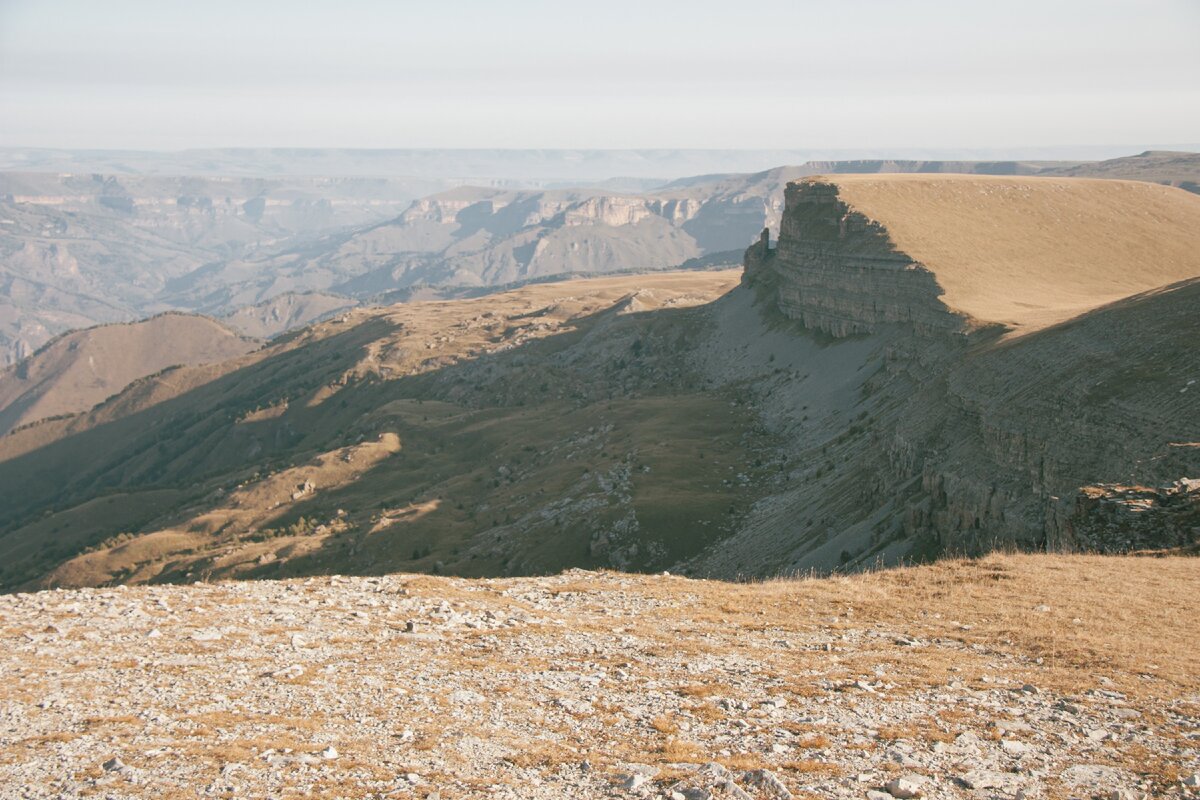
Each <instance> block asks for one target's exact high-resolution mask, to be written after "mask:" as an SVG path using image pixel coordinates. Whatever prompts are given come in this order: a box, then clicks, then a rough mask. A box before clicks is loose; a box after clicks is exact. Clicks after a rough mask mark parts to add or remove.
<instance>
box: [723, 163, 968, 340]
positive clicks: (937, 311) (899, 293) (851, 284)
mask: <svg viewBox="0 0 1200 800" xmlns="http://www.w3.org/2000/svg"><path fill="white" fill-rule="evenodd" d="M785 198H786V206H785V211H784V214H783V218H782V220H781V222H780V233H779V245H778V247H776V248H775V249H774V250H769V251H768V250H765V249H764V248H763V246H762V243H761V242H760V243H757V244H756V245H755V246H754V247H751V248H750V251H749V252H748V259H747V267H748V268H747V274H748V275H751V276H753V275H755V274H765V275H770V276H771V278H772V279H773V280H774V284H775V293H776V296H775V302H776V304H777V306H778V307H779V310H780V311H782V312H783V313H784V314H785V315H787V316H788V317H790V318H792V319H794V320H797V321H799V322H801V323H802V324H803V325H804V326H805V327H807V328H810V329H812V330H818V331H822V332H824V333H828V334H831V335H833V336H838V337H842V336H850V335H853V334H859V333H872V332H874V331H875V330H877V329H878V328H879V326H880V325H882V324H885V323H902V324H905V325H908V326H911V327H912V328H913V330H914V331H915V332H918V333H925V334H928V333H947V334H961V333H964V332H965V331H967V330H968V329H969V327H970V326H969V324H968V323H969V320H968V318H967V317H966V316H964V315H962V314H957V313H954V312H952V311H951V310H950V309H948V308H947V307H946V306H945V304H943V303H942V302H941V300H939V299H938V298H939V295H941V293H942V291H941V287H940V286H938V283H937V280H936V278H935V276H934V274H933V273H932V272H930V271H929V270H928V269H926V268H925V267H924V266H922V265H921V264H919V263H917V262H916V261H914V260H913V259H912V258H910V257H909V256H908V255H906V254H905V253H904V252H902V251H900V250H898V249H897V248H896V246H895V245H894V243H893V242H892V240H891V238H890V237H889V235H888V232H887V230H886V229H885V228H884V227H883V226H882V225H881V224H879V223H878V222H875V221H873V220H870V219H868V218H867V217H866V216H864V215H863V214H861V213H859V212H858V211H855V210H853V209H851V208H849V207H848V206H847V205H846V203H844V202H843V201H842V200H841V199H840V198H839V197H838V189H837V186H835V185H833V184H828V183H815V182H807V181H806V182H802V183H792V184H789V185H788V187H787V191H786V192H785ZM751 279H753V278H751Z"/></svg>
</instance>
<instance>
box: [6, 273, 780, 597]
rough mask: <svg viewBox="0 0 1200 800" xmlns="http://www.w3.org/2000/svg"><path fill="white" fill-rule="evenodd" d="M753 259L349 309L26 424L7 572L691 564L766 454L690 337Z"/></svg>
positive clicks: (14, 577)
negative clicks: (708, 379) (760, 453)
mask: <svg viewBox="0 0 1200 800" xmlns="http://www.w3.org/2000/svg"><path fill="white" fill-rule="evenodd" d="M736 280H737V276H736V274H735V273H732V272H729V271H726V272H723V273H714V272H702V273H675V274H666V275H655V276H639V277H638V278H637V280H636V282H632V281H631V279H630V278H629V277H623V278H610V279H597V280H591V281H578V282H568V283H562V284H545V285H537V286H530V287H527V288H524V289H521V290H517V291H514V292H510V293H505V294H500V295H490V296H488V297H484V298H480V299H478V300H470V301H453V302H432V303H409V304H404V305H400V306H396V307H393V308H390V309H383V310H356V311H352V312H350V313H349V314H347V315H346V316H344V317H342V318H338V319H336V320H330V321H327V322H323V323H318V324H317V325H315V326H313V327H311V328H309V329H306V330H304V331H302V332H299V333H295V334H291V335H287V336H284V337H281V338H280V339H278V340H276V341H275V342H274V343H272V345H270V346H269V347H267V348H264V349H263V350H261V351H258V352H255V353H252V354H249V355H247V356H244V357H242V358H240V359H237V360H234V361H231V362H228V363H227V364H224V365H222V366H220V367H212V368H210V367H201V368H190V369H181V370H175V371H173V372H171V373H169V374H168V375H164V376H161V377H156V378H150V379H146V380H144V381H141V382H139V383H137V384H134V385H133V386H131V387H130V388H129V389H127V390H126V391H125V392H123V393H122V394H120V395H118V396H117V397H116V398H113V399H112V400H110V401H109V402H107V403H105V404H103V405H101V406H99V407H97V408H96V409H94V410H92V411H91V412H89V413H88V414H85V415H81V416H78V417H75V418H71V419H62V420H53V421H49V422H46V423H42V424H40V425H35V426H31V427H27V428H25V429H23V430H20V431H18V432H15V433H12V434H10V435H9V436H7V437H4V438H3V439H0V482H3V484H4V486H5V487H6V490H7V491H8V492H10V493H11V494H10V497H11V499H10V500H9V499H6V502H5V503H4V504H3V505H2V506H0V517H2V519H0V530H3V532H4V533H3V535H2V536H0V553H2V554H3V559H4V562H5V563H6V564H7V571H6V573H5V575H4V580H5V583H6V584H11V583H12V582H13V581H18V582H19V581H23V580H27V579H29V578H32V577H36V576H38V575H40V574H41V573H43V572H44V571H46V570H47V569H52V570H54V577H53V578H51V580H54V581H60V582H64V583H97V582H103V581H107V580H111V579H113V578H116V577H123V578H126V579H130V580H180V579H184V578H185V577H188V576H191V577H193V578H194V577H198V576H200V575H202V574H206V573H211V574H216V575H253V576H265V575H272V574H295V573H306V572H321V571H324V570H326V569H329V568H331V567H332V566H333V565H337V567H336V568H338V569H345V568H350V569H354V570H369V571H386V570H395V569H402V568H410V569H411V568H416V569H423V570H431V569H434V568H442V569H446V570H452V571H455V572H460V573H466V574H493V573H497V572H505V571H509V572H514V573H521V572H544V571H551V570H556V569H560V568H562V567H563V566H565V565H571V564H577V563H588V564H593V565H604V566H627V567H639V568H653V567H656V566H662V565H668V564H671V563H675V562H676V561H678V560H679V559H680V558H682V557H684V556H687V555H692V554H695V553H697V552H699V551H700V550H701V549H703V547H705V546H706V544H708V543H711V542H713V541H715V540H717V539H719V538H721V537H722V536H724V535H727V534H728V532H729V531H730V530H731V529H732V525H733V524H734V520H736V518H737V514H739V513H741V511H744V510H745V507H746V503H745V500H744V498H743V497H742V495H743V494H744V493H745V484H744V483H743V479H742V478H739V477H738V476H739V474H741V475H743V477H744V478H745V480H749V473H756V472H757V471H761V470H756V469H754V468H751V469H749V473H747V468H746V467H745V464H746V463H749V462H753V461H754V460H755V459H756V458H757V456H755V455H754V453H756V452H757V450H759V449H761V447H762V446H763V443H762V442H761V437H759V436H758V435H757V434H756V433H755V430H754V428H755V426H754V424H753V420H752V419H750V418H749V416H748V415H746V414H743V413H742V412H741V410H740V409H739V407H738V406H736V405H735V406H731V405H730V403H731V402H732V401H735V400H736V395H733V394H731V393H728V392H725V391H720V390H714V391H706V390H705V389H704V388H703V386H702V385H701V379H700V378H699V377H698V376H697V375H696V373H695V371H694V370H691V369H688V368H686V365H683V364H680V363H679V362H678V360H677V359H676V357H675V356H676V354H677V353H678V352H679V350H680V349H682V348H686V346H687V342H688V337H690V336H694V335H698V334H699V332H701V331H703V330H704V329H705V327H706V325H707V323H706V321H705V320H706V312H705V309H704V308H703V307H702V305H703V304H704V303H707V302H709V301H711V300H712V299H713V298H714V297H716V296H718V295H720V294H721V293H723V292H725V291H727V290H728V289H729V288H731V287H732V286H733V285H734V284H735V283H736ZM698 306H700V307H698ZM50 476H55V477H53V478H51V477H50ZM731 479H732V480H731ZM47 509H54V512H53V513H50V514H48V515H47V514H46V513H45V511H46V510H47ZM133 534H138V535H136V536H134V535H133ZM89 550H90V551H91V552H83V551H89Z"/></svg>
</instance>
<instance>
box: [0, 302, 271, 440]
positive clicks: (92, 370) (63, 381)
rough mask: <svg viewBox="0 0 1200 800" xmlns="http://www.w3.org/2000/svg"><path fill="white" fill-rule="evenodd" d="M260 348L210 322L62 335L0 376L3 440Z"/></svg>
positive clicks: (167, 320)
mask: <svg viewBox="0 0 1200 800" xmlns="http://www.w3.org/2000/svg"><path fill="white" fill-rule="evenodd" d="M257 346H258V343H257V342H256V341H255V340H252V339H248V338H245V337H242V336H239V335H238V334H236V333H234V332H233V331H231V330H230V329H229V328H227V327H225V326H224V325H221V324H220V323H218V322H216V321H214V320H211V319H208V318H207V317H201V316H197V315H190V314H178V313H172V314H162V315H159V316H156V317H151V318H150V319H147V320H143V321H141V322H134V323H127V324H114V325H101V326H99V327H95V328H87V329H84V330H79V331H72V332H71V333H67V334H63V335H62V336H59V337H57V338H56V339H54V340H53V341H51V342H49V343H47V344H45V345H43V346H42V347H41V349H39V350H38V351H37V352H36V353H34V354H32V355H31V356H29V357H28V358H26V359H24V360H22V361H21V362H20V363H18V364H16V365H13V366H11V367H9V368H8V369H5V370H3V371H0V435H3V434H4V433H7V432H8V431H9V430H11V429H12V428H16V427H19V426H20V425H23V424H26V423H29V422H33V421H36V420H40V419H45V418H48V417H54V416H60V415H63V414H78V413H80V412H82V411H87V410H88V409H90V408H91V407H92V406H94V405H96V404H97V403H99V402H101V401H103V400H105V399H106V398H108V397H110V396H112V395H115V394H117V393H118V392H120V391H121V390H122V389H124V388H125V387H126V386H128V385H129V384H130V383H132V382H133V381H135V380H138V379H139V378H144V377H146V376H147V375H152V374H154V373H156V372H159V371H160V370H163V369H166V368H168V367H174V366H195V365H200V364H208V363H214V362H223V361H228V360H229V359H231V358H234V357H236V356H240V355H243V354H245V353H247V352H249V351H250V350H252V349H254V348H255V347H257Z"/></svg>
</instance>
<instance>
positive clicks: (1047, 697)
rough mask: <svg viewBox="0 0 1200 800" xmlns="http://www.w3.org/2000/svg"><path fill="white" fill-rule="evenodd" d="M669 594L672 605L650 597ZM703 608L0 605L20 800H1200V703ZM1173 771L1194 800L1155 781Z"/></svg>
mask: <svg viewBox="0 0 1200 800" xmlns="http://www.w3.org/2000/svg"><path fill="white" fill-rule="evenodd" d="M668 580H669V581H672V582H673V583H672V584H671V586H672V592H671V593H670V594H665V593H661V592H653V591H649V590H648V589H647V587H648V586H650V585H651V584H650V583H649V582H652V581H668ZM689 586H690V583H689V582H688V581H686V580H684V579H677V578H670V577H668V576H657V577H652V578H650V577H640V576H624V575H619V574H609V573H584V572H580V571H572V572H568V573H564V574H563V575H559V576H555V577H544V578H524V579H507V580H489V581H471V580H465V579H435V578H429V577H423V576H410V575H395V576H387V577H371V578H342V577H337V576H334V577H324V578H311V579H304V580H295V581H287V582H260V583H222V584H211V585H206V584H197V585H187V586H157V587H135V588H128V589H126V588H124V587H120V588H116V589H85V590H69V591H67V590H58V591H47V592H41V593H36V594H16V595H8V596H2V597H0V631H3V633H2V636H3V642H2V643H3V650H2V651H0V669H2V670H3V674H4V675H6V676H7V678H8V680H6V681H5V682H4V685H3V686H2V687H0V786H3V787H6V788H5V789H4V790H3V792H0V794H3V796H4V797H21V798H62V797H77V796H96V797H113V798H134V797H194V796H197V797H198V796H204V797H237V798H268V797H271V798H274V797H286V796H308V797H355V798H358V797H362V798H367V797H371V798H409V797H411V798H438V799H439V800H445V799H446V798H456V797H494V798H532V799H535V800H536V799H537V798H564V797H572V798H624V797H628V798H643V799H645V800H649V799H651V798H653V799H655V800H667V799H669V800H679V799H680V798H683V799H684V800H719V799H721V798H742V799H743V800H744V799H746V798H771V799H773V800H792V798H796V799H797V800H799V799H800V798H811V797H829V798H867V799H868V800H905V799H906V798H978V799H979V800H984V798H989V799H991V798H996V799H998V800H1016V798H1029V799H1031V800H1032V799H1033V798H1050V797H1079V798H1095V797H1111V798H1118V799H1119V800H1123V799H1124V798H1132V797H1145V796H1155V797H1196V796H1197V792H1198V791H1200V739H1198V737H1196V735H1195V731H1196V730H1197V719H1196V717H1195V716H1194V715H1195V713H1196V709H1197V701H1198V700H1200V698H1195V697H1193V698H1192V699H1191V700H1190V701H1184V700H1181V701H1179V702H1175V703H1171V702H1165V701H1162V700H1153V699H1138V698H1135V697H1131V696H1129V695H1128V694H1126V693H1124V692H1121V691H1116V690H1114V689H1110V688H1107V687H1106V686H1105V684H1104V682H1103V681H1100V680H1098V679H1097V680H1096V681H1094V685H1092V686H1088V687H1082V688H1081V689H1080V690H1079V691H1078V692H1074V693H1070V694H1064V693H1062V692H1060V691H1057V690H1055V689H1053V688H1051V687H1050V686H1049V685H1048V684H1047V683H1046V682H1043V681H1040V680H1036V679H1033V680H1031V676H1035V675H1036V674H1037V666H1036V664H1034V663H1033V662H1032V660H1027V659H1023V658H1021V657H1018V656H1016V655H1013V654H1011V653H1008V654H1006V653H1003V652H999V651H980V650H979V649H978V648H977V646H973V645H969V644H967V643H964V642H963V641H961V640H957V639H953V638H950V637H940V636H930V635H929V634H928V632H927V631H922V632H921V633H922V636H921V638H919V639H918V638H917V637H916V635H915V634H909V633H904V632H896V631H889V630H879V629H876V628H874V627H872V626H871V624H870V623H869V622H868V621H865V620H861V621H858V622H855V621H853V619H852V618H847V617H842V618H839V619H837V620H835V621H830V619H829V618H828V617H819V618H812V619H803V620H796V621H795V624H793V625H791V626H788V627H786V628H785V627H783V626H782V624H781V623H778V622H770V623H764V624H763V625H762V626H761V629H757V630H756V629H752V628H751V629H747V628H745V627H739V628H731V627H730V626H728V625H726V624H725V623H724V621H723V619H722V617H721V614H720V613H719V611H714V610H715V609H719V608H720V603H719V602H715V603H714V601H712V600H709V599H704V600H702V599H701V598H699V597H698V596H696V595H695V594H693V593H691V591H690V590H689ZM156 632H157V635H155V636H152V634H155V633H156ZM781 642H785V643H786V644H787V646H783V645H781V644H780V643H781ZM830 642H832V643H833V648H832V649H830V648H828V647H827V645H828V644H829V643H830ZM918 645H919V647H918ZM904 658H910V659H921V660H924V659H928V660H944V661H945V662H946V663H947V664H948V665H950V666H949V667H947V671H946V673H945V674H946V676H947V677H946V679H945V680H943V681H940V682H934V683H928V682H922V681H919V680H915V679H910V678H906V674H905V669H906V668H905V667H904V666H903V665H904V664H905V663H908V662H904V661H899V660H897V659H904ZM913 663H923V662H913ZM985 669H986V672H985V671H984V670H985ZM984 678H987V680H984ZM1035 681H1036V682H1035ZM1155 761H1157V762H1161V763H1169V764H1174V765H1176V767H1177V773H1178V775H1179V776H1180V777H1178V778H1175V779H1173V780H1174V782H1173V783H1170V784H1169V785H1168V784H1166V783H1163V782H1162V781H1158V779H1156V778H1154V777H1152V776H1151V775H1149V774H1145V773H1142V772H1139V770H1141V769H1142V767H1143V766H1145V765H1146V764H1149V763H1151V762H1155Z"/></svg>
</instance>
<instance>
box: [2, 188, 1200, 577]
mask: <svg viewBox="0 0 1200 800" xmlns="http://www.w3.org/2000/svg"><path fill="white" fill-rule="evenodd" d="M786 202H787V205H786V207H785V208H784V209H783V210H782V212H781V214H782V219H781V236H780V239H779V243H778V247H776V248H769V247H767V246H766V244H765V243H764V242H760V244H758V245H755V246H753V247H751V248H750V249H749V250H748V251H747V253H746V266H745V271H744V274H743V279H742V283H743V285H741V286H738V287H736V288H734V283H735V282H736V275H735V274H733V273H731V272H728V271H726V272H680V273H662V274H646V275H617V276H610V277H606V278H599V279H590V280H575V281H568V282H562V283H540V284H529V285H526V286H523V287H520V288H516V289H511V290H509V291H507V292H503V293H498V294H490V295H485V296H483V297H479V298H474V299H462V300H453V301H425V302H412V303H407V304H402V305H397V306H393V307H389V308H384V309H356V310H353V311H349V312H346V313H343V314H342V315H341V316H339V317H337V318H335V319H329V320H326V321H323V322H319V323H316V324H314V325H312V326H310V327H308V328H306V329H303V330H301V331H296V332H293V333H290V334H287V335H284V336H281V337H279V338H277V339H276V340H274V341H273V342H272V343H271V344H270V345H269V346H268V347H265V348H263V349H262V350H260V351H257V352H255V353H252V354H248V355H246V356H243V357H241V358H239V359H236V360H233V361H230V362H227V363H225V364H222V365H210V366H207V367H197V368H190V369H183V370H176V371H174V372H172V373H171V374H170V376H169V380H165V379H162V378H149V379H146V380H143V381H140V382H138V383H135V384H134V385H132V386H131V387H129V388H128V389H126V390H125V391H124V392H122V393H121V394H120V395H118V396H117V397H116V398H113V399H112V400H110V401H109V402H107V403H105V404H103V405H102V406H100V407H98V408H96V409H93V410H92V411H90V412H88V413H86V414H82V415H79V416H76V417H73V418H70V419H62V420H53V421H49V422H45V423H42V424H39V425H35V426H31V427H28V428H25V429H23V430H21V431H18V432H15V433H12V434H10V435H8V436H7V437H4V438H3V439H0V482H2V483H3V485H5V486H6V487H9V488H10V490H11V495H12V498H13V499H12V500H11V501H10V502H8V503H6V504H5V505H4V506H3V507H2V508H0V560H2V562H3V563H4V564H5V565H6V567H5V572H4V573H3V575H2V576H0V577H2V579H3V581H4V583H5V585H6V586H10V587H11V586H37V585H60V584H61V585H95V584H100V583H106V582H110V581H124V582H133V583H139V582H161V581H185V580H197V579H200V578H203V577H205V576H216V577H227V576H230V577H231V576H239V577H247V578H251V577H252V578H273V577H284V576H289V575H303V574H319V573H326V572H330V571H336V572H356V573H368V574H377V573H386V572H394V571H438V572H448V573H455V574H460V575H469V576H482V575H497V574H507V575H519V574H540V573H547V572H555V571H558V570H561V569H563V568H565V567H571V566H579V567H586V568H597V567H606V568H620V569H635V570H661V569H670V570H672V571H688V572H690V573H693V574H698V575H708V576H720V577H735V576H738V575H773V574H781V573H790V572H792V571H796V570H807V569H816V570H819V571H834V570H853V569H860V568H863V567H866V566H869V565H872V564H875V563H885V564H894V563H899V562H902V561H907V560H912V559H916V560H924V559H931V558H936V557H944V556H947V555H952V554H956V553H982V552H987V551H989V550H992V549H995V548H998V547H1002V548H1016V549H1028V550H1052V551H1058V550H1067V551H1070V550H1085V551H1100V552H1124V551H1128V550H1133V549H1139V548H1147V547H1154V548H1162V547H1185V546H1190V545H1192V544H1194V543H1195V529H1196V528H1197V527H1200V522H1198V520H1200V483H1197V481H1195V480H1194V479H1195V478H1197V477H1200V430H1198V429H1197V427H1196V422H1195V420H1197V419H1200V405H1198V403H1200V394H1198V392H1197V390H1196V389H1195V388H1194V382H1195V381H1196V380H1200V354H1198V352H1197V351H1196V349H1195V348H1194V347H1192V346H1191V344H1190V343H1191V340H1192V338H1193V337H1192V335H1191V334H1192V333H1194V332H1195V331H1196V326H1197V324H1198V321H1197V318H1196V315H1195V313H1194V309H1195V308H1196V304H1197V302H1198V300H1200V264H1198V263H1197V262H1196V260H1195V256H1194V253H1196V252H1200V251H1196V250H1194V249H1193V250H1191V251H1190V252H1189V251H1188V249H1187V247H1186V246H1185V247H1181V246H1180V244H1179V243H1180V242H1181V241H1182V242H1183V243H1184V244H1185V245H1186V242H1187V241H1188V237H1189V236H1194V235H1195V231H1196V230H1197V229H1198V228H1200V225H1189V224H1188V221H1189V219H1192V220H1195V221H1197V222H1200V208H1198V207H1197V198H1195V197H1194V196H1191V195H1189V194H1187V193H1185V192H1182V191H1180V190H1177V189H1171V188H1166V187H1159V186H1153V185H1149V184H1133V183H1119V182H1113V183H1106V182H1098V181H1087V180H1069V179H1060V178H1054V179H1048V178H1038V177H1024V176H1014V177H1005V178H997V177H987V178H963V177H958V176H949V177H944V176H921V177H919V178H918V177H912V176H872V177H869V178H864V177H857V176H850V177H845V178H842V177H825V178H813V179H806V180H802V181H800V182H794V183H792V184H790V185H789V187H788V189H787V192H786ZM931 231H932V232H935V233H936V236H934V235H933V234H932V233H931ZM1047 237H1049V239H1054V240H1055V241H1050V240H1049V239H1048V238H1047ZM1040 242H1046V244H1045V247H1048V248H1060V249H1059V250H1053V249H1052V250H1051V251H1050V252H1049V253H1043V252H1042V251H1041V250H1040V249H1039V248H1038V247H1036V246H1035V245H1037V243H1040ZM1129 242H1134V243H1136V245H1137V247H1136V248H1132V249H1131V248H1129V247H1128V243H1129ZM1031 243H1032V244H1031ZM1076 250H1078V252H1082V253H1085V254H1086V255H1087V258H1084V259H1077V260H1075V261H1072V260H1071V259H1072V258H1074V255H1073V254H1074V253H1075V252H1076ZM1055 253H1059V254H1061V258H1060V257H1059V256H1056V255H1055ZM980 254H984V260H982V261H981V260H979V259H980ZM1188 258H1191V259H1192V260H1191V261H1188V260H1187V259H1188ZM1181 259H1182V260H1181ZM1026 283H1032V284H1033V285H1034V286H1035V287H1037V289H1036V293H1031V294H1026V295H1022V294H1021V292H1023V291H1026V290H1025V289H1024V288H1022V287H1023V286H1024V285H1025V284H1026ZM1011 297H1016V298H1019V299H1020V300H1019V301H1020V302H1024V303H1027V305H1028V306H1032V305H1035V304H1036V305H1037V306H1038V307H1037V308H1028V307H1026V306H1020V305H1017V304H1016V303H1012V302H1009V299H1010V298H1011ZM997 298H999V301H998V300H997ZM1001 301H1002V302H1001ZM1189 381H1191V382H1193V383H1189Z"/></svg>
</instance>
